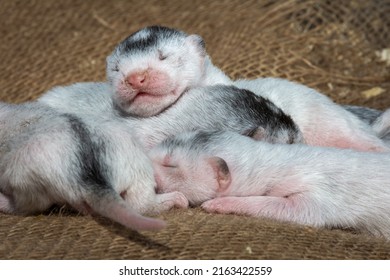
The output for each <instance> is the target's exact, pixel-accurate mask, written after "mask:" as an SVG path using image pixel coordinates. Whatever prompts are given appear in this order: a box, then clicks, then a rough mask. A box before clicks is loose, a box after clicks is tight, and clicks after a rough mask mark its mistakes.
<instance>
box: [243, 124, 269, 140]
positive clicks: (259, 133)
mask: <svg viewBox="0 0 390 280" xmlns="http://www.w3.org/2000/svg"><path fill="white" fill-rule="evenodd" d="M242 135H244V136H248V137H250V138H252V139H254V140H256V141H261V140H263V139H264V138H265V136H266V132H265V129H264V128H263V127H261V126H258V127H256V128H252V129H248V130H246V131H244V132H243V133H242Z"/></svg>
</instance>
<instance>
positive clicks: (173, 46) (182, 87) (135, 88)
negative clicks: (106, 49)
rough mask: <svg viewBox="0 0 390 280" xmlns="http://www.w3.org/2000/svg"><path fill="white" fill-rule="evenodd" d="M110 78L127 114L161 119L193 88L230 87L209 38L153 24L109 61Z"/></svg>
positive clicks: (117, 49) (124, 43)
mask: <svg viewBox="0 0 390 280" xmlns="http://www.w3.org/2000/svg"><path fill="white" fill-rule="evenodd" d="M107 80H108V82H109V83H110V85H111V86H112V88H113V90H114V95H115V99H114V100H116V101H117V102H118V104H119V105H121V107H122V108H123V109H124V110H125V112H126V113H127V114H130V115H136V116H141V117H149V116H153V115H156V114H158V113H160V112H161V111H163V110H164V109H166V108H167V107H169V106H170V105H172V104H173V103H174V102H175V101H176V100H177V99H178V98H179V97H180V96H181V95H182V94H183V92H185V91H187V90H188V89H190V88H193V87H196V86H202V85H215V84H219V83H223V84H229V83H230V79H229V78H228V77H227V76H226V75H225V74H224V73H223V72H222V71H221V70H219V69H218V68H217V67H215V66H214V65H213V64H212V63H211V61H210V58H209V56H208V55H207V54H206V49H205V44H204V41H203V39H202V38H201V37H200V36H198V35H195V34H193V35H189V34H186V33H184V32H183V31H180V30H176V29H172V28H168V27H163V26H150V27H146V28H143V29H141V30H139V31H137V32H135V33H134V34H131V35H130V36H129V37H127V38H126V39H124V40H123V41H122V42H121V43H119V44H118V45H117V46H116V47H115V49H114V51H113V52H112V53H111V55H110V56H108V58H107Z"/></svg>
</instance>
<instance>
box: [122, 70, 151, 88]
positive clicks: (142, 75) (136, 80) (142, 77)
mask: <svg viewBox="0 0 390 280" xmlns="http://www.w3.org/2000/svg"><path fill="white" fill-rule="evenodd" d="M147 82H148V74H147V72H135V73H131V74H130V75H129V76H127V77H126V83H127V84H128V85H129V86H131V87H132V88H134V89H142V88H143V87H144V86H145V85H146V84H147Z"/></svg>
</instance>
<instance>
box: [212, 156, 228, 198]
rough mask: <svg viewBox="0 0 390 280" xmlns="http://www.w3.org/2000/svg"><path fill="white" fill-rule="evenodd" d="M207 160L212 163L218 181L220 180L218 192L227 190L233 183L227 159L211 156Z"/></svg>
mask: <svg viewBox="0 0 390 280" xmlns="http://www.w3.org/2000/svg"><path fill="white" fill-rule="evenodd" d="M207 162H208V163H209V164H210V165H211V167H212V169H213V171H214V173H215V175H216V178H217V181H218V190H217V191H218V192H222V191H224V190H226V189H227V188H228V187H229V185H230V183H231V181H232V180H231V176H230V171H229V167H228V165H227V163H226V161H225V160H224V159H222V158H220V157H210V158H208V159H207Z"/></svg>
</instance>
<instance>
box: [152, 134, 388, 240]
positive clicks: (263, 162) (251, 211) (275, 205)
mask: <svg viewBox="0 0 390 280" xmlns="http://www.w3.org/2000/svg"><path fill="white" fill-rule="evenodd" d="M150 156H151V158H152V160H153V164H154V169H155V177H156V181H157V185H158V192H161V193H164V192H171V191H180V192H181V193H183V194H184V195H185V196H186V197H187V198H188V200H189V202H190V204H192V205H195V206H196V205H201V206H202V208H203V209H204V210H206V211H207V212H216V213H225V214H228V213H233V214H242V215H248V216H254V217H267V218H272V219H277V220H281V221H289V222H295V223H299V224H303V225H310V226H315V227H341V228H355V229H358V230H362V231H365V232H369V233H371V234H374V235H376V236H384V237H386V238H390V203H389V201H390V174H389V169H390V155H389V154H385V153H368V152H357V151H353V150H346V149H337V148H326V147H310V146H307V145H303V144H293V145H285V144H269V143H265V142H261V141H255V140H253V139H251V138H250V137H246V136H243V135H240V134H237V133H234V132H201V131H198V132H189V133H185V134H182V135H179V136H177V137H174V138H170V139H167V140H165V141H164V142H162V143H161V144H160V145H158V146H156V147H155V148H154V149H153V150H151V152H150Z"/></svg>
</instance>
